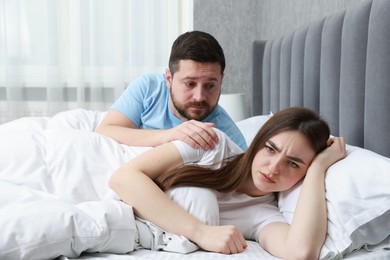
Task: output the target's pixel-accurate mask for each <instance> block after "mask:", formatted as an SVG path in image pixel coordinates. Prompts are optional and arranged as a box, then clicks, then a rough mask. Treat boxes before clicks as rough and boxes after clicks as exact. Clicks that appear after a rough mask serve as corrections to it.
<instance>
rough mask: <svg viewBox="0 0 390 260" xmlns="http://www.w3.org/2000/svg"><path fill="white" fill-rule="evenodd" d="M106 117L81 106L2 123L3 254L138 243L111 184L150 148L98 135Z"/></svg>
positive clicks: (51, 253)
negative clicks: (116, 174)
mask: <svg viewBox="0 0 390 260" xmlns="http://www.w3.org/2000/svg"><path fill="white" fill-rule="evenodd" d="M102 116H103V113H101V112H93V111H87V110H82V109H78V110H71V111H66V112H62V113H59V114H57V115H56V116H54V117H51V118H48V117H47V118H46V117H39V118H31V117H30V118H22V119H18V120H16V121H12V122H9V123H6V124H3V125H1V126H0V144H1V146H0V225H1V232H0V259H49V258H55V257H57V256H59V255H66V256H67V257H75V256H78V255H80V253H81V252H84V251H87V252H111V253H126V252H129V251H132V250H133V249H134V246H135V245H134V241H135V238H136V236H137V234H135V233H136V228H135V223H134V217H133V214H132V209H131V207H129V206H127V205H125V204H124V203H122V202H120V201H119V200H118V199H117V196H116V195H115V194H114V193H113V192H112V191H111V190H110V189H109V187H108V185H107V182H108V179H109V177H110V175H111V174H112V172H113V171H114V170H115V169H117V168H118V167H119V166H120V165H121V164H123V163H124V162H126V161H127V160H129V159H130V158H132V157H134V156H136V155H137V154H140V153H142V152H143V151H145V150H146V149H148V148H146V147H139V148H137V147H129V146H126V145H120V144H118V143H117V142H115V141H113V140H112V139H110V138H107V137H104V136H101V135H99V134H96V133H94V132H93V129H94V128H95V127H96V125H97V124H98V123H99V121H100V119H101V117H102Z"/></svg>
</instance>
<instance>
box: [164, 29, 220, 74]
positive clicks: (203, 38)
mask: <svg viewBox="0 0 390 260" xmlns="http://www.w3.org/2000/svg"><path fill="white" fill-rule="evenodd" d="M180 60H193V61H196V62H201V63H203V62H204V63H219V65H220V66H221V74H223V72H224V70H225V65H226V64H225V55H224V53H223V49H222V47H221V45H219V43H218V41H217V40H216V39H215V38H214V37H213V36H212V35H211V34H208V33H206V32H201V31H192V32H186V33H184V34H182V35H180V36H179V37H178V38H177V39H176V40H175V41H174V42H173V44H172V49H171V55H170V57H169V70H170V71H171V74H172V75H173V74H174V73H175V72H177V71H178V70H179V69H180V68H179V62H180Z"/></svg>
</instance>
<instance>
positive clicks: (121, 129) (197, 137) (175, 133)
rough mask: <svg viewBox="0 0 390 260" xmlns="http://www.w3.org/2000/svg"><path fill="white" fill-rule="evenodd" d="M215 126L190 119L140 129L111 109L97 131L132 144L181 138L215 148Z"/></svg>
mask: <svg viewBox="0 0 390 260" xmlns="http://www.w3.org/2000/svg"><path fill="white" fill-rule="evenodd" d="M213 126H214V124H212V123H202V122H198V121H195V120H190V121H186V122H184V123H182V124H181V125H179V126H177V127H174V128H171V129H164V130H155V129H139V128H137V126H136V125H135V124H134V123H133V122H132V121H131V120H130V119H129V118H127V117H126V116H125V115H123V114H122V113H120V112H118V111H116V110H109V111H108V112H107V115H106V116H105V118H104V119H103V120H102V122H101V123H100V124H99V125H98V126H97V128H96V130H95V131H96V133H99V134H102V135H105V136H108V137H111V138H112V139H114V140H116V141H117V142H119V143H122V144H126V145H131V146H152V147H155V146H158V145H160V144H163V143H167V142H170V141H173V140H181V141H183V142H185V143H187V144H189V145H191V146H192V147H194V148H198V147H202V148H204V149H213V148H214V146H215V143H216V142H218V136H217V134H216V133H215V132H214V130H213V129H212V127H213Z"/></svg>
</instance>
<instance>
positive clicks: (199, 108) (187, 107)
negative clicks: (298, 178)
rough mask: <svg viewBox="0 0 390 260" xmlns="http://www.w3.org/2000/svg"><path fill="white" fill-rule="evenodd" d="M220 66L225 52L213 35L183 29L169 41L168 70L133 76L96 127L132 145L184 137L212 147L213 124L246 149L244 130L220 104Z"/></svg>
mask: <svg viewBox="0 0 390 260" xmlns="http://www.w3.org/2000/svg"><path fill="white" fill-rule="evenodd" d="M224 69H225V57H224V53H223V50H222V48H221V46H220V45H219V43H218V41H217V40H216V39H215V38H214V37H213V36H211V35H210V34H208V33H205V32H200V31H193V32H187V33H184V34H182V35H180V36H179V37H178V38H177V39H176V40H175V42H174V43H173V45H172V49H171V55H170V58H169V68H168V69H167V70H166V73H165V74H163V73H158V74H145V75H143V76H141V77H139V78H138V79H136V80H134V81H133V82H132V83H131V84H130V85H129V86H128V87H127V88H126V90H125V91H124V92H123V93H122V95H121V96H120V97H119V99H118V100H117V101H116V102H115V103H114V104H113V106H112V109H111V110H109V111H108V113H107V115H106V117H105V118H104V119H103V120H102V122H101V123H100V125H99V126H98V127H97V128H96V132H97V133H100V134H103V135H106V136H109V137H111V138H113V139H115V140H116V141H118V142H119V143H123V144H127V145H132V146H157V145H160V144H162V143H166V142H169V141H172V140H182V141H184V142H185V143H187V144H189V145H191V146H192V147H194V148H197V147H202V148H204V149H213V148H214V145H215V142H218V138H217V135H216V133H215V132H214V130H213V129H212V128H213V127H216V128H219V129H220V130H221V131H223V132H225V133H226V134H227V135H228V136H229V137H230V138H231V139H232V140H233V141H234V142H235V143H236V144H237V145H239V146H240V147H241V149H243V150H244V151H245V150H246V148H247V146H246V142H245V139H244V137H243V135H242V134H241V132H240V130H239V129H238V127H237V126H236V124H235V123H234V122H233V120H232V119H231V118H230V117H229V116H228V114H227V113H226V112H225V110H223V109H222V108H221V107H220V106H218V100H219V96H220V94H221V85H222V79H223V75H224V74H223V73H224Z"/></svg>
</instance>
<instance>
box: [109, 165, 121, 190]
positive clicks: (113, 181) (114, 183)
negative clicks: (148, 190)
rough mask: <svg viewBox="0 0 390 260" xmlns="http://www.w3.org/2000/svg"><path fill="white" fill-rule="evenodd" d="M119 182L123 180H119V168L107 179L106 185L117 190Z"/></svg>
mask: <svg viewBox="0 0 390 260" xmlns="http://www.w3.org/2000/svg"><path fill="white" fill-rule="evenodd" d="M121 183H123V182H122V180H121V175H120V172H119V170H116V171H115V172H114V173H113V174H112V175H111V177H110V179H109V180H108V187H110V189H112V190H113V191H114V192H117V191H118V190H119V189H120V187H121Z"/></svg>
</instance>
